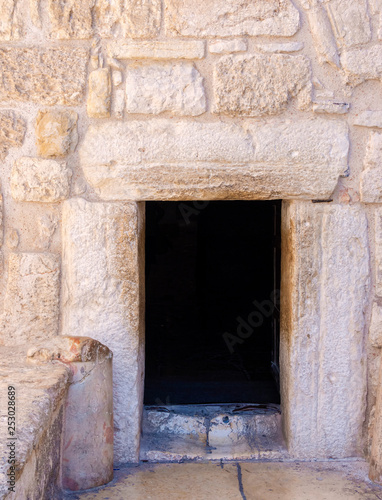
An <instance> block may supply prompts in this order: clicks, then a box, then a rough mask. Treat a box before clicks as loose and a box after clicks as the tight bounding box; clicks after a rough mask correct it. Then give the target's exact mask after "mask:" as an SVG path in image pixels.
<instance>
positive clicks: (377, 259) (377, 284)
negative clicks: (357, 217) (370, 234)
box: [374, 207, 382, 297]
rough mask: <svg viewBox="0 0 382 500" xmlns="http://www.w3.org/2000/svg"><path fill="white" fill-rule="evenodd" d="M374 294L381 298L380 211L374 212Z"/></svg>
mask: <svg viewBox="0 0 382 500" xmlns="http://www.w3.org/2000/svg"><path fill="white" fill-rule="evenodd" d="M374 231H375V293H376V295H377V296H378V297H382V209H381V208H380V207H378V209H377V210H376V211H375V222H374Z"/></svg>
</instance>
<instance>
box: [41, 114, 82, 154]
mask: <svg viewBox="0 0 382 500" xmlns="http://www.w3.org/2000/svg"><path fill="white" fill-rule="evenodd" d="M77 119H78V115H77V113H76V112H75V111H59V110H51V111H48V110H46V111H40V113H39V114H38V116H37V122H36V141H37V151H38V154H39V155H40V156H43V157H45V158H55V157H61V156H65V155H67V154H69V153H71V152H73V151H74V150H75V148H76V146H77V142H78V133H77Z"/></svg>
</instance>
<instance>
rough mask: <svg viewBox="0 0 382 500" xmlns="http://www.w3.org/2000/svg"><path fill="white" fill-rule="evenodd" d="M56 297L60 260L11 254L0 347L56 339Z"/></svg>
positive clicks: (58, 288) (51, 257) (58, 289)
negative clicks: (0, 344)
mask: <svg viewBox="0 0 382 500" xmlns="http://www.w3.org/2000/svg"><path fill="white" fill-rule="evenodd" d="M59 294H60V259H59V256H57V255H54V254H52V253H11V254H10V255H9V264H8V282H7V288H6V293H5V299H4V313H3V314H2V315H1V318H0V326H1V328H0V332H1V334H0V336H1V338H0V343H3V344H4V345H17V344H26V343H29V342H33V341H38V340H44V339H47V338H49V337H53V336H54V335H57V332H58V320H59Z"/></svg>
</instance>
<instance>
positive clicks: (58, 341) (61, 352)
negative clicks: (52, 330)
mask: <svg viewBox="0 0 382 500" xmlns="http://www.w3.org/2000/svg"><path fill="white" fill-rule="evenodd" d="M112 357H113V353H112V351H110V349H109V348H108V347H106V346H105V345H103V344H101V343H100V342H98V340H94V339H92V338H90V337H72V336H62V337H56V338H52V339H49V340H48V341H47V342H44V343H40V344H38V345H35V346H33V347H31V348H30V349H28V353H27V360H28V361H30V362H36V363H38V362H40V363H41V362H47V361H61V362H63V363H78V362H89V361H90V362H102V361H104V360H105V359H110V358H112Z"/></svg>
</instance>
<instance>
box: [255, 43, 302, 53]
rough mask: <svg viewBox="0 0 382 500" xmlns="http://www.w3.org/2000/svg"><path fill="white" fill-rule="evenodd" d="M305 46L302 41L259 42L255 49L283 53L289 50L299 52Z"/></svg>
mask: <svg viewBox="0 0 382 500" xmlns="http://www.w3.org/2000/svg"><path fill="white" fill-rule="evenodd" d="M303 48H304V44H303V43H302V42H287V43H259V44H256V45H255V49H256V50H258V51H259V52H263V53H265V54H283V53H289V52H298V51H299V50H302V49H303Z"/></svg>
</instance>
